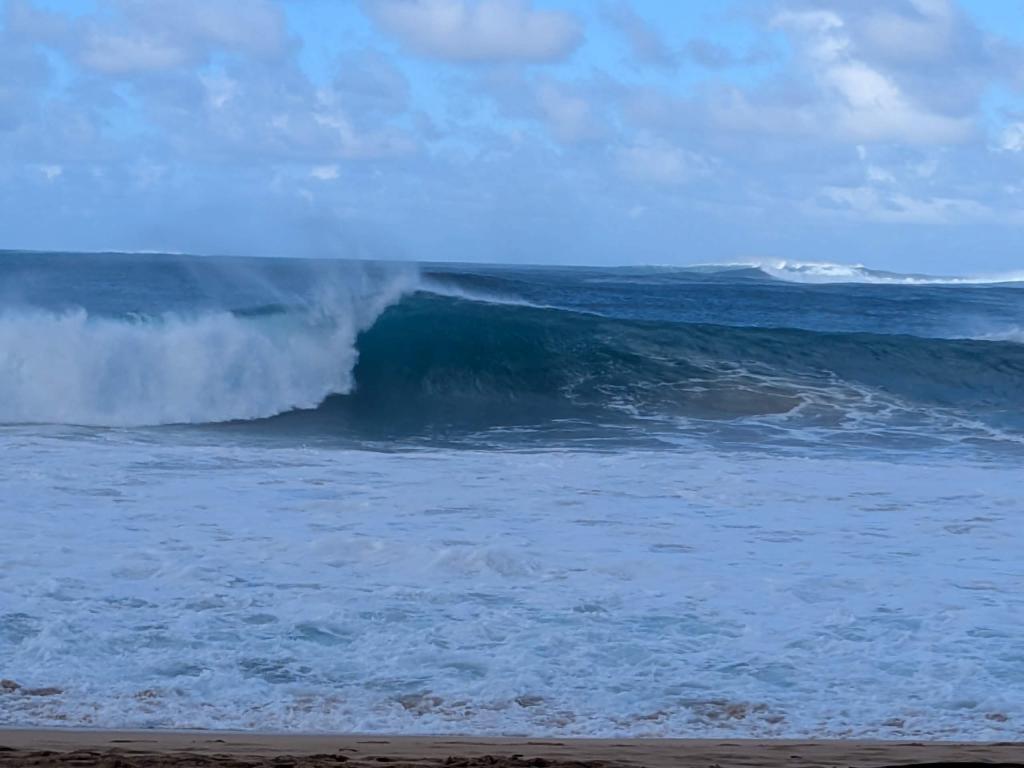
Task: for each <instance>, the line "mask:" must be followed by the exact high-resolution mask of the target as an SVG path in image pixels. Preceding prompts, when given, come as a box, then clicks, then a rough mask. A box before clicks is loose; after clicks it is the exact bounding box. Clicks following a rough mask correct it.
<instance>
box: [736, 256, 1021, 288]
mask: <svg viewBox="0 0 1024 768" xmlns="http://www.w3.org/2000/svg"><path fill="white" fill-rule="evenodd" d="M720 266H721V268H722V269H727V270H731V269H754V270H758V271H760V272H761V273H763V274H764V275H766V276H768V277H772V278H775V279H777V280H784V281H787V282H794V283H813V284H820V283H868V284H874V285H988V284H993V285H995V284H1003V283H1019V282H1024V271H1018V272H1007V273H1004V274H998V275H981V276H971V277H952V276H946V277H944V276H937V275H923V274H901V273H898V272H887V271H884V270H878V269H869V268H868V267H865V266H863V265H861V264H833V263H830V262H801V261H785V260H776V261H757V262H749V263H737V264H727V265H720Z"/></svg>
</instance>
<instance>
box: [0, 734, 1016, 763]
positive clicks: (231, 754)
mask: <svg viewBox="0 0 1024 768" xmlns="http://www.w3.org/2000/svg"><path fill="white" fill-rule="evenodd" d="M340 764H346V768H348V766H352V767H353V768H356V767H362V766H377V768H379V766H381V765H385V764H387V765H390V766H394V767H395V768H399V767H400V766H437V765H444V766H449V767H450V768H470V767H475V766H489V767H490V768H520V767H526V766H531V767H533V768H545V767H547V768H557V766H587V768H613V767H614V766H650V767H651V768H661V767H662V766H664V767H665V768H668V767H669V766H673V767H688V766H693V768H698V767H699V768H714V767H716V766H717V767H719V768H729V766H767V767H768V768H774V767H778V768H781V767H782V766H786V768H811V767H812V766H863V767H864V768H881V767H882V766H897V765H911V764H917V765H921V764H932V765H935V764H961V765H963V764H974V765H981V764H985V765H993V764H996V765H1024V742H1020V743H998V744H984V743H966V744H954V743H939V742H870V741H755V740H742V739H741V740H736V741H714V740H686V739H623V740H619V739H528V738H514V739H513V738H494V739H488V738H458V737H450V736H439V737H420V736H394V737H386V736H357V735H344V736H325V735H308V736H307V735H285V734H256V733H227V732H220V731H109V730H95V731H88V730H44V729H39V730H5V729H0V766H21V765H32V766H65V767H67V768H70V767H71V766H75V767H76V768H79V767H82V768H84V767H85V766H93V765H99V766H106V767H107V768H135V767H136V766H155V767H157V768H177V767H178V766H182V767H183V766H230V767H231V768H247V767H249V766H251V767H252V768H259V767H260V766H273V767H275V768H306V767H307V766H309V767H310V768H313V767H315V768H320V767H321V766H338V765H340Z"/></svg>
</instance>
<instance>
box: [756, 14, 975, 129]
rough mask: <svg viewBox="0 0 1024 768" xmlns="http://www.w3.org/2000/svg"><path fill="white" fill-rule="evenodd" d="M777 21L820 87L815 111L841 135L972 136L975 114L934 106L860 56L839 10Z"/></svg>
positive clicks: (783, 16) (824, 124)
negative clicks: (949, 112) (950, 112)
mask: <svg viewBox="0 0 1024 768" xmlns="http://www.w3.org/2000/svg"><path fill="white" fill-rule="evenodd" d="M773 24H774V26H775V27H777V28H779V29H782V30H784V31H786V32H788V33H789V34H790V36H791V38H792V39H793V40H794V42H795V43H796V44H797V46H798V53H799V56H800V58H801V59H802V61H803V67H802V69H803V72H804V74H805V76H807V77H808V78H810V80H811V81H812V82H813V83H814V84H815V86H816V88H817V90H818V97H819V99H818V102H817V103H816V104H813V105H811V109H812V110H814V111H815V112H816V114H817V119H818V121H819V122H820V123H821V124H822V125H821V128H823V129H824V130H827V131H830V132H831V133H832V134H833V135H834V136H835V137H836V138H839V139H841V140H845V141H856V142H861V143H867V142H903V143H909V144H944V143H955V142H960V141H964V140H966V139H968V138H969V137H970V135H971V133H972V131H973V129H974V122H973V119H972V118H971V117H970V116H962V115H947V114H942V113H940V112H937V111H935V110H932V109H929V108H928V107H927V106H925V105H924V104H922V103H920V102H918V101H917V100H916V99H914V98H913V96H912V95H911V94H909V93H908V92H907V91H906V90H905V89H904V88H903V87H901V85H900V84H899V83H898V82H897V80H896V79H895V78H894V77H893V76H892V75H891V74H890V73H888V72H886V71H885V70H884V69H883V68H882V67H880V66H879V65H877V64H876V63H872V62H870V61H867V60H865V59H864V58H863V57H862V56H860V54H859V51H858V47H857V45H856V43H855V41H854V39H853V37H852V35H851V30H850V29H849V25H848V24H847V22H846V20H845V19H844V17H843V16H842V15H840V14H839V13H838V12H835V11H826V10H804V11H783V12H781V13H779V14H778V15H777V16H776V17H775V19H774V21H773ZM879 24H880V22H879ZM876 34H877V33H876Z"/></svg>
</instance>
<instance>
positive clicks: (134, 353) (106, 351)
mask: <svg viewBox="0 0 1024 768" xmlns="http://www.w3.org/2000/svg"><path fill="white" fill-rule="evenodd" d="M345 277H346V279H345V280H344V281H338V282H334V283H328V284H322V285H319V286H318V287H317V290H316V294H315V297H314V298H309V297H306V298H304V299H303V301H302V303H301V304H299V305H297V306H295V307H293V308H291V309H290V310H289V311H287V312H260V311H247V312H231V311H225V310H220V311H211V310H200V311H195V312H186V313H183V312H164V313H160V314H155V315H154V314H131V315H122V316H105V315H102V314H93V313H90V312H88V311H86V310H85V309H81V308H74V309H69V310H63V311H52V310H44V309H38V308H29V309H9V310H7V311H5V312H3V313H2V314H0V370H3V371H4V376H3V377H2V378H0V423H7V424H11V423H59V424H81V425H93V426H144V425H158V424H174V423H209V422H220V421H230V420H235V419H255V418H261V417H267V416H272V415H274V414H277V413H281V412H284V411H288V410H292V409H296V408H314V407H316V406H317V405H318V404H319V403H320V402H321V401H322V400H323V399H324V398H325V397H327V396H328V395H331V394H340V393H345V392H348V391H350V390H351V387H352V369H353V367H354V365H355V363H356V358H357V350H356V347H355V342H356V338H357V336H358V334H359V332H360V331H362V330H365V329H366V328H368V327H369V326H370V325H371V324H372V323H373V321H374V320H375V319H376V318H377V316H378V315H379V314H380V313H381V312H382V311H383V310H384V309H385V308H386V307H387V306H388V305H390V304H391V303H392V302H394V301H396V300H398V299H399V298H400V297H401V296H402V295H403V294H404V293H405V292H406V291H408V290H410V289H411V288H412V287H413V286H414V285H415V282H416V272H415V270H413V269H409V268H401V269H399V268H396V269H394V270H391V271H388V272H387V273H386V274H383V275H380V276H378V277H377V278H376V279H375V280H370V279H368V278H367V275H366V274H365V272H359V271H358V270H357V268H350V269H349V271H348V273H347V274H346V275H345Z"/></svg>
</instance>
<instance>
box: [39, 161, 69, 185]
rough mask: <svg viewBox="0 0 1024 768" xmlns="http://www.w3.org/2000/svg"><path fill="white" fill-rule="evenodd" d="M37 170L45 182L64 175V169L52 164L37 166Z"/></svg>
mask: <svg viewBox="0 0 1024 768" xmlns="http://www.w3.org/2000/svg"><path fill="white" fill-rule="evenodd" d="M37 168H38V170H39V173H41V174H42V176H43V178H44V179H46V180H47V181H53V180H54V179H58V178H60V177H61V176H62V175H63V174H64V168H62V167H61V166H59V165H56V164H53V163H44V164H43V165H40V166H37Z"/></svg>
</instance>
